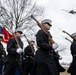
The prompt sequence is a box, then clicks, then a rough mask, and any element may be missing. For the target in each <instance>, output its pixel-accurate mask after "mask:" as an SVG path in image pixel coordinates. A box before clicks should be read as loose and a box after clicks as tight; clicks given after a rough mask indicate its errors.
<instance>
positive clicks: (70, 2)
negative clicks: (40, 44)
mask: <svg viewBox="0 0 76 75" xmlns="http://www.w3.org/2000/svg"><path fill="white" fill-rule="evenodd" d="M36 2H37V4H39V5H41V6H43V7H44V8H45V14H44V15H45V17H44V19H45V18H48V19H51V20H52V28H51V30H50V32H51V34H52V35H53V39H54V40H55V41H56V42H57V43H59V44H63V45H65V46H67V49H66V50H65V51H64V52H60V55H61V56H62V57H63V60H62V61H66V62H71V60H72V58H71V54H70V42H68V41H67V40H65V39H64V38H63V36H64V37H68V38H69V39H70V40H72V39H71V38H70V37H69V36H67V35H66V34H64V33H62V32H61V31H60V30H59V29H58V28H61V29H62V30H66V31H67V32H69V33H70V34H72V33H74V32H76V25H75V24H76V14H74V15H72V14H70V13H68V12H65V11H63V10H62V9H65V10H68V11H70V10H75V11H76V0H37V1H36Z"/></svg>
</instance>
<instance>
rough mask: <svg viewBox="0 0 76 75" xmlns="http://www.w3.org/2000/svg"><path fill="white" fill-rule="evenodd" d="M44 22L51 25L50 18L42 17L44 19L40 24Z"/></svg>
mask: <svg viewBox="0 0 76 75" xmlns="http://www.w3.org/2000/svg"><path fill="white" fill-rule="evenodd" d="M44 23H48V24H50V26H52V25H51V23H52V21H51V20H50V19H44V20H42V21H41V24H44Z"/></svg>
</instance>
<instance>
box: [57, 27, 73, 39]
mask: <svg viewBox="0 0 76 75" xmlns="http://www.w3.org/2000/svg"><path fill="white" fill-rule="evenodd" d="M58 29H59V30H61V29H60V28H58ZM61 31H62V32H63V33H66V34H67V35H69V36H70V37H71V38H72V39H74V38H73V37H72V35H70V34H69V33H68V32H66V31H65V30H61Z"/></svg>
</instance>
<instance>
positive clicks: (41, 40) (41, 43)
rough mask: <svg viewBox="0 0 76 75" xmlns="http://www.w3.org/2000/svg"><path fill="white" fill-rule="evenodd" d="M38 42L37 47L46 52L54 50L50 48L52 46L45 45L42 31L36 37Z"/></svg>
mask: <svg viewBox="0 0 76 75" xmlns="http://www.w3.org/2000/svg"><path fill="white" fill-rule="evenodd" d="M36 41H37V45H38V46H39V47H40V48H42V49H45V50H50V49H52V46H50V44H48V43H45V41H44V36H43V32H42V31H39V32H38V34H37V35H36Z"/></svg>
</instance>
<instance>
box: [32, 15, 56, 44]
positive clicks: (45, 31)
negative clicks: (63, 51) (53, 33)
mask: <svg viewBox="0 0 76 75" xmlns="http://www.w3.org/2000/svg"><path fill="white" fill-rule="evenodd" d="M31 18H33V19H34V20H35V21H36V22H37V24H38V26H39V27H40V28H41V29H42V30H43V32H44V33H45V34H46V35H47V36H48V38H49V39H48V40H49V42H50V44H51V45H52V44H54V43H55V42H54V40H53V39H52V38H51V37H50V35H49V33H48V31H47V30H45V29H44V27H43V25H42V24H41V23H39V21H38V20H37V19H36V18H34V16H33V15H31Z"/></svg>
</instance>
